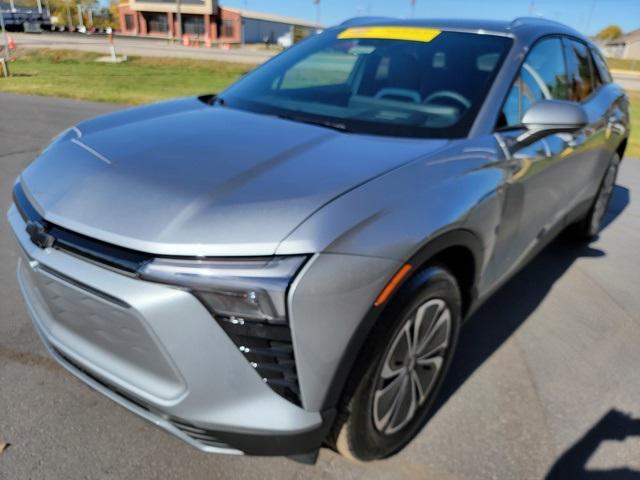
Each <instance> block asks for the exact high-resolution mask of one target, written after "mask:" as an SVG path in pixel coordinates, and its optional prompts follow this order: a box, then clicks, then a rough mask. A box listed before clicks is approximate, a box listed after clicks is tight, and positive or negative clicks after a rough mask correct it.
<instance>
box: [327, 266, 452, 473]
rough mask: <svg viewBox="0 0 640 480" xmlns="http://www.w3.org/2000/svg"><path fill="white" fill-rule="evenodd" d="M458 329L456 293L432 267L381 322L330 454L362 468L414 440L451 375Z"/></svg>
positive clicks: (447, 276)
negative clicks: (447, 375)
mask: <svg viewBox="0 0 640 480" xmlns="http://www.w3.org/2000/svg"><path fill="white" fill-rule="evenodd" d="M460 323H461V300H460V291H459V288H458V285H457V282H456V280H455V278H454V277H453V276H452V275H451V274H450V273H449V272H448V271H447V270H446V269H444V268H441V267H438V266H432V267H429V268H427V269H425V270H424V271H423V272H421V273H419V274H418V275H416V278H414V279H412V280H411V281H410V282H409V284H408V287H406V288H403V291H402V292H399V293H398V298H397V299H395V301H394V302H393V303H392V304H391V305H389V307H388V309H387V311H385V313H384V314H383V315H382V318H380V319H379V321H378V323H377V324H376V327H375V328H374V329H373V331H372V333H371V335H370V337H369V339H368V342H367V344H366V345H365V347H364V348H363V350H364V352H363V353H362V354H361V355H360V358H359V359H358V361H357V363H356V367H355V368H354V372H352V378H351V380H350V381H351V382H352V384H353V382H355V385H357V387H356V388H355V391H354V392H353V394H352V395H351V396H350V398H348V399H346V400H343V403H342V406H341V411H340V415H339V418H340V420H339V422H340V423H339V424H338V425H337V430H336V432H335V433H334V435H336V437H335V443H334V447H335V448H336V449H337V450H338V451H339V452H340V453H341V454H343V455H344V456H346V457H349V458H353V459H356V460H360V461H369V460H376V459H381V458H386V457H389V456H391V455H393V454H394V453H396V452H398V451H399V450H400V449H402V448H403V447H404V446H405V445H406V444H407V443H409V442H410V441H411V440H412V439H413V437H415V436H416V435H417V434H418V433H419V432H420V430H421V429H422V427H423V426H424V424H425V423H426V422H427V420H428V418H429V413H430V408H431V406H432V404H433V401H434V399H435V397H436V395H437V393H438V390H439V388H440V385H441V383H442V380H443V378H444V375H445V373H446V371H447V369H448V367H449V364H450V361H451V358H452V355H453V352H454V350H455V346H456V342H457V339H458V332H459V329H460Z"/></svg>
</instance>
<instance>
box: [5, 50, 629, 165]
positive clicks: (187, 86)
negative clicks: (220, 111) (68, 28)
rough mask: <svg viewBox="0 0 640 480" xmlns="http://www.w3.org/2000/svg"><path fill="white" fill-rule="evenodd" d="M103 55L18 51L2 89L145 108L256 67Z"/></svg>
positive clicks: (213, 88) (209, 89) (214, 87)
mask: <svg viewBox="0 0 640 480" xmlns="http://www.w3.org/2000/svg"><path fill="white" fill-rule="evenodd" d="M100 56H101V55H99V54H97V53H87V52H75V51H71V50H31V51H23V52H19V53H18V55H17V56H16V57H17V58H16V60H15V61H14V62H12V63H11V72H12V74H13V76H12V77H11V78H8V79H7V78H0V91H3V92H13V93H23V94H31V95H50V96H55V97H67V98H76V99H80V100H94V101H100V102H114V103H125V104H142V103H149V102H155V101H158V100H162V99H165V98H173V97H181V96H188V95H198V94H205V93H213V92H219V91H220V90H222V89H223V88H224V87H226V86H227V85H229V84H230V83H231V82H233V81H234V80H236V79H237V78H239V77H240V76H241V75H243V74H245V73H246V72H247V71H249V70H250V69H251V67H250V66H247V65H240V64H234V63H227V62H216V61H205V60H182V59H156V58H141V57H131V58H130V59H129V61H127V62H126V63H123V64H119V65H113V64H108V63H97V62H96V61H95V60H96V58H98V57H100ZM609 61H610V64H611V66H612V67H613V66H614V61H612V60H609ZM616 62H617V61H616ZM638 63H640V62H638ZM616 66H617V65H616ZM639 68H640V67H639ZM629 95H630V97H631V117H632V118H631V122H632V124H633V125H632V126H633V127H634V128H633V129H632V132H631V141H630V143H629V148H628V150H627V152H628V153H627V155H628V156H630V157H637V158H640V127H638V126H640V92H629Z"/></svg>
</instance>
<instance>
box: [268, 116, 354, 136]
mask: <svg viewBox="0 0 640 480" xmlns="http://www.w3.org/2000/svg"><path fill="white" fill-rule="evenodd" d="M276 117H278V118H282V119H284V120H291V121H293V122H299V123H308V124H310V125H316V126H318V127H324V128H330V129H331V130H338V131H339V132H349V131H350V130H349V129H348V128H347V126H346V125H345V124H344V123H340V122H332V121H331V120H320V119H316V118H310V117H304V116H300V115H292V114H290V113H280V114H277V115H276Z"/></svg>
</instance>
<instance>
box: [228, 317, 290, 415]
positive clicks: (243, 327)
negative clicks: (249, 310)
mask: <svg viewBox="0 0 640 480" xmlns="http://www.w3.org/2000/svg"><path fill="white" fill-rule="evenodd" d="M217 320H218V323H219V324H220V326H221V327H222V328H223V329H224V331H225V332H226V333H227V335H229V337H230V338H231V340H233V342H234V343H235V344H236V345H237V347H238V349H239V350H240V351H241V352H242V353H243V354H244V356H245V357H246V359H247V360H248V361H249V362H250V363H251V366H252V367H253V368H255V369H256V371H257V372H258V374H260V376H261V377H262V378H263V380H264V381H265V382H266V383H267V385H269V386H270V387H271V388H272V389H273V390H274V391H275V392H276V393H277V394H279V395H281V396H282V397H284V398H286V399H287V400H289V401H290V402H292V403H295V404H296V405H301V402H300V388H299V386H298V375H297V373H296V364H295V359H294V356H293V344H292V343H291V330H290V329H289V327H288V326H287V325H272V324H266V323H261V322H255V321H250V320H244V319H239V318H228V317H217Z"/></svg>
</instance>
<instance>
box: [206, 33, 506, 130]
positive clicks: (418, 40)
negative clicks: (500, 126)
mask: <svg viewBox="0 0 640 480" xmlns="http://www.w3.org/2000/svg"><path fill="white" fill-rule="evenodd" d="M358 37H363V38H358ZM511 43H512V41H511V39H509V38H506V37H501V36H496V35H480V34H475V33H462V32H447V31H439V30H434V29H429V28H422V27H373V28H346V29H340V30H330V31H327V32H325V33H323V34H321V35H317V36H315V37H312V38H309V39H308V40H306V41H304V42H302V43H301V44H299V45H297V46H295V47H293V48H292V49H290V50H288V51H286V52H284V53H283V54H281V55H280V56H278V57H276V58H275V59H273V60H271V61H270V62H268V63H267V64H265V65H264V66H262V67H260V68H258V69H257V70H255V71H254V72H252V73H251V74H249V75H247V76H246V77H245V78H243V79H241V80H240V81H238V82H237V83H235V84H234V85H232V86H231V87H230V88H229V89H227V90H226V91H225V92H224V93H222V94H221V95H220V97H219V104H223V105H224V106H225V107H230V108H237V109H241V110H248V111H251V112H256V113H261V114H267V115H274V116H279V117H282V118H288V119H291V120H295V121H300V122H309V123H316V124H319V125H322V126H325V127H328V128H335V129H338V130H343V131H349V132H357V133H368V134H377V135H391V136H405V137H407V136H408V137H422V138H426V137H432V138H459V137H464V136H466V135H467V134H468V131H469V129H470V128H471V125H472V123H473V120H474V118H475V116H476V114H477V112H478V109H479V108H480V106H481V105H482V102H483V100H484V98H485V96H486V93H487V91H488V89H489V87H490V86H491V82H492V81H493V78H494V76H495V74H496V73H497V71H498V70H499V68H500V66H501V64H502V61H503V59H504V57H505V55H506V53H507V51H508V49H509V47H510V46H511Z"/></svg>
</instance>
